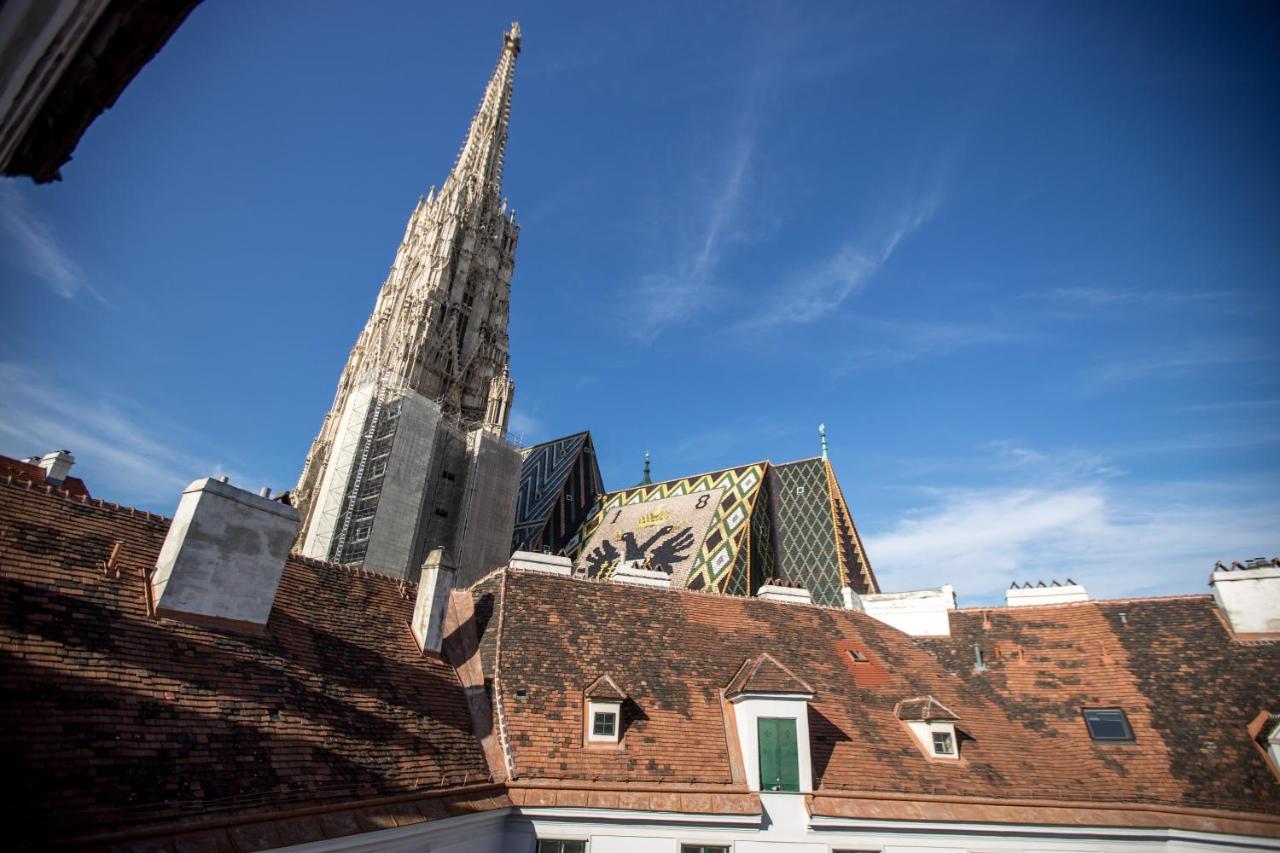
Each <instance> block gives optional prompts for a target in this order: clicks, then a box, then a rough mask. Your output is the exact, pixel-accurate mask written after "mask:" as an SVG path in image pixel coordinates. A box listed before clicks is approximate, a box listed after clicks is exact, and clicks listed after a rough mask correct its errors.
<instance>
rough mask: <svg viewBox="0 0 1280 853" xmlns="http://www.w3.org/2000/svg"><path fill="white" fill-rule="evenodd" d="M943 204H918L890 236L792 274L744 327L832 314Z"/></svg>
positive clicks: (867, 240)
mask: <svg viewBox="0 0 1280 853" xmlns="http://www.w3.org/2000/svg"><path fill="white" fill-rule="evenodd" d="M938 206H939V200H938V198H937V197H936V196H930V197H928V198H925V199H923V200H920V201H917V202H914V203H912V204H910V205H908V206H906V207H905V208H904V209H902V210H901V211H900V212H899V213H898V215H897V216H896V217H894V218H893V219H892V221H893V223H894V224H893V226H892V227H891V228H890V229H889V230H888V231H887V232H881V233H879V234H873V235H868V236H865V237H863V238H861V239H860V240H857V241H852V242H847V243H845V244H844V245H842V246H840V248H839V249H837V250H836V252H835V253H834V254H833V255H832V256H831V257H829V258H828V259H827V260H826V261H824V262H822V263H821V264H819V265H817V266H816V267H814V268H812V269H809V270H807V271H805V272H802V273H798V274H796V275H793V276H791V277H790V279H789V280H788V281H787V283H786V284H784V285H783V286H782V287H781V288H779V289H778V290H777V292H775V293H774V294H773V295H772V296H771V297H769V298H767V299H766V300H765V301H766V303H767V304H766V307H765V308H764V309H763V310H761V311H760V312H758V313H756V314H753V315H751V316H749V317H747V318H746V319H745V320H743V321H742V323H741V324H740V327H741V328H742V329H743V330H764V329H770V328H777V327H780V326H787V325H803V324H806V323H812V322H814V321H816V320H821V319H822V318H824V317H828V316H830V314H831V312H833V311H835V310H836V309H838V308H839V307H840V306H841V305H842V304H843V303H844V302H845V300H847V299H848V298H849V297H850V296H852V295H853V294H854V293H856V292H858V291H859V290H861V289H862V288H863V287H864V286H865V285H866V284H867V283H868V282H869V281H870V280H871V278H872V277H873V276H875V274H876V273H878V272H879V271H880V270H881V268H883V267H884V265H885V264H886V263H888V262H889V259H890V258H891V257H893V254H894V252H895V251H897V249H898V246H900V245H901V244H902V242H903V241H904V240H906V239H907V238H908V237H910V236H911V235H912V234H914V233H915V232H916V231H918V230H919V229H920V228H921V227H922V226H923V225H924V224H925V223H927V222H928V221H929V220H930V219H932V218H933V215H934V213H936V212H937V210H938Z"/></svg>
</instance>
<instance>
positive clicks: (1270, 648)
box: [475, 570, 1280, 834]
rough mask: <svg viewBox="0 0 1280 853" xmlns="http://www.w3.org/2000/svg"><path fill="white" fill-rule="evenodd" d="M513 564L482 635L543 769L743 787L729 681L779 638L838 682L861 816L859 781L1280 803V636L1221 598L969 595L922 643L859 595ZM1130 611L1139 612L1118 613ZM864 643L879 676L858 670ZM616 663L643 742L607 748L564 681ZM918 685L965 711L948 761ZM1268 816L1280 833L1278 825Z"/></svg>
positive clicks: (827, 709)
mask: <svg viewBox="0 0 1280 853" xmlns="http://www.w3.org/2000/svg"><path fill="white" fill-rule="evenodd" d="M499 574H500V576H501V577H500V578H495V579H493V580H491V582H490V583H489V584H488V585H487V586H486V587H485V588H484V589H483V590H479V589H477V590H475V594H476V595H477V600H480V599H481V598H486V599H487V602H488V607H489V609H490V613H491V614H492V615H491V616H490V617H489V618H488V619H487V627H484V628H482V632H483V633H484V634H486V635H487V637H486V639H485V640H484V641H482V643H481V645H482V653H483V654H485V655H486V657H487V659H486V661H485V666H486V667H487V668H488V672H489V677H490V678H493V679H494V688H495V695H496V696H497V697H498V701H499V705H500V709H501V720H502V726H503V728H504V731H505V732H506V734H507V737H508V740H509V749H510V760H511V763H512V767H513V769H514V771H515V775H516V777H517V778H518V779H520V780H523V782H524V783H525V784H534V783H536V781H537V780H559V782H560V784H562V785H570V784H572V783H574V780H578V784H582V783H585V782H587V781H592V783H593V784H598V785H605V784H607V783H610V782H617V783H622V782H631V783H636V784H638V783H650V782H652V783H662V784H667V785H672V786H677V785H697V786H703V787H704V788H706V787H715V786H720V787H723V788H725V789H726V790H738V789H739V787H740V785H741V782H740V777H737V778H738V779H739V781H737V782H735V770H734V765H733V761H734V759H733V757H732V754H731V750H730V748H729V747H728V742H727V740H726V735H725V732H726V724H725V715H724V701H723V693H724V690H725V688H727V687H728V686H729V685H730V683H731V682H732V681H733V679H734V677H735V675H737V674H738V673H739V671H740V670H741V668H742V666H743V658H744V657H751V658H758V657H759V656H760V655H762V654H765V653H767V654H769V655H772V656H774V657H775V658H776V659H777V660H778V661H779V663H781V664H783V665H785V666H786V667H787V668H788V669H789V670H790V671H791V672H792V673H794V674H795V676H796V677H797V678H798V679H800V680H802V681H804V682H806V683H808V684H812V685H815V686H816V687H817V688H818V690H817V692H816V696H815V698H814V699H813V700H812V702H811V703H810V716H809V719H810V731H811V737H812V750H813V769H814V780H815V786H816V795H817V798H818V799H817V800H815V802H818V801H821V802H822V803H823V806H822V808H823V809H826V810H828V812H827V813H832V814H847V813H850V812H849V809H851V808H853V806H851V805H850V801H848V800H847V799H844V798H847V797H849V796H855V795H856V796H860V797H864V798H879V799H880V800H885V799H886V798H888V799H893V798H899V799H901V798H902V797H906V798H911V797H917V798H921V799H922V801H923V800H926V799H929V798H933V797H937V796H939V795H946V796H947V797H951V798H953V801H954V798H965V801H966V802H972V803H978V804H981V803H992V802H1009V803H1010V804H1013V802H1014V800H1017V801H1018V802H1021V803H1023V804H1024V805H1026V804H1027V803H1034V802H1040V803H1043V804H1046V806H1047V805H1049V804H1053V806H1054V807H1055V808H1058V807H1061V806H1064V804H1074V806H1073V808H1076V809H1077V810H1078V809H1079V808H1081V807H1087V808H1089V809H1093V808H1099V809H1100V808H1102V807H1107V808H1111V809H1114V811H1113V812H1107V814H1109V815H1113V817H1114V816H1115V815H1119V816H1120V817H1118V818H1115V819H1117V820H1120V821H1121V825H1128V824H1126V823H1125V820H1126V819H1125V818H1124V815H1126V814H1129V813H1130V812H1131V811H1132V806H1133V804H1145V805H1147V806H1151V807H1152V811H1151V814H1162V813H1163V812H1162V810H1165V809H1168V808H1175V809H1178V808H1185V809H1190V810H1195V809H1202V810H1208V812H1206V813H1212V814H1215V815H1216V814H1244V815H1252V817H1249V818H1248V820H1253V821H1259V820H1262V821H1266V820H1272V819H1271V818H1270V817H1269V816H1272V815H1277V814H1278V813H1280V784H1277V783H1276V781H1275V780H1273V779H1272V778H1271V776H1270V774H1269V773H1268V770H1267V768H1266V765H1265V762H1264V760H1263V759H1262V757H1261V756H1260V754H1259V751H1258V750H1257V749H1255V748H1254V747H1253V745H1252V742H1251V736H1250V734H1249V731H1248V730H1247V726H1248V725H1249V723H1250V721H1251V720H1252V719H1253V717H1254V716H1255V715H1256V714H1257V712H1258V709H1259V708H1260V707H1271V708H1277V707H1280V682H1277V680H1276V678H1275V672H1277V671H1280V669H1278V666H1280V644H1240V643H1232V642H1231V641H1230V639H1229V638H1228V637H1227V635H1226V632H1225V631H1224V630H1223V628H1222V626H1221V624H1220V623H1218V622H1217V620H1216V618H1215V616H1214V613H1213V607H1212V604H1211V602H1210V600H1209V599H1207V598H1205V597H1195V598H1188V599H1180V598H1169V599H1155V600H1151V601H1149V602H1144V603H1127V604H1126V603H1121V604H1115V605H1113V604H1107V605H1088V606H1081V607H1075V606H1072V605H1068V606H1063V607H1058V608H1035V607H1027V608H1019V609H1018V610H1019V611H1020V612H1015V613H1011V614H1010V613H1005V612H1001V614H1000V615H999V616H998V617H997V616H996V615H994V614H993V615H992V616H991V618H990V620H989V621H990V624H992V625H996V626H998V630H996V629H987V631H986V633H983V629H982V627H981V626H982V623H983V619H982V616H981V614H974V613H971V612H960V613H958V614H956V615H955V616H954V617H953V619H954V620H955V622H956V627H955V630H956V636H955V637H953V638H952V639H951V640H946V639H941V640H930V641H917V640H913V639H912V638H910V637H908V636H906V635H905V634H902V633H900V632H898V631H896V630H894V629H892V628H890V627H888V626H886V625H883V624H882V623H879V622H877V621H876V620H874V619H871V618H870V617H868V616H866V615H865V614H862V613H858V612H853V611H842V610H837V609H834V608H826V607H817V606H802V605H794V604H784V603H775V602H769V601H763V600H760V599H755V598H741V597H736V596H722V595H710V594H706V593H697V592H691V591H686V590H662V589H652V588H645V587H635V586H628V585H622V584H612V583H602V582H595V581H589V580H584V579H577V578H565V577H557V576H550V575H542V574H536V573H532V572H527V573H526V572H521V571H515V570H508V571H504V572H501V573H499ZM1126 608H1127V610H1128V613H1129V623H1130V626H1131V627H1130V628H1127V629H1126V628H1123V627H1122V626H1121V624H1120V620H1119V619H1118V618H1116V611H1118V610H1122V609H1126ZM1033 611H1034V612H1033ZM497 625H501V628H500V631H501V637H500V639H499V638H497V637H496V636H495V632H496V626H497ZM1126 631H1127V632H1130V633H1128V634H1126V633H1124V632H1126ZM997 639H1000V640H1004V641H1006V642H1014V643H1017V644H1019V645H1020V647H1021V656H1020V657H1018V656H1015V655H1014V654H1013V651H1014V650H1013V649H1012V647H1009V651H1008V653H1007V654H1006V655H1005V656H1004V657H1003V658H995V655H994V651H993V650H991V649H989V654H988V657H989V659H990V658H995V660H994V662H993V663H992V664H991V665H990V667H989V669H988V671H987V672H986V673H982V674H975V673H973V672H972V668H973V651H972V644H973V643H974V642H983V643H986V644H988V645H990V644H991V643H992V641H995V640H997ZM486 643H487V644H488V645H487V651H485V650H484V647H485V645H486ZM857 649H865V650H866V652H867V654H866V655H864V657H866V658H868V659H870V660H874V661H875V662H876V665H877V667H879V669H878V672H877V677H876V678H874V679H866V680H865V681H864V680H863V679H860V678H858V677H856V676H855V675H854V674H853V671H852V670H853V666H852V665H851V664H850V663H849V662H848V659H849V657H850V654H849V652H850V650H857ZM495 654H496V655H497V656H499V657H500V665H499V666H498V667H497V668H496V670H495V668H494V667H493V657H494V655H495ZM940 658H941V659H940ZM606 668H607V669H608V670H609V671H610V672H612V673H614V674H615V675H616V676H617V677H619V678H625V679H626V680H627V684H628V685H629V687H628V692H629V696H630V703H631V704H633V705H634V707H632V708H631V710H630V711H629V712H628V710H627V709H626V708H624V715H623V716H624V720H623V729H622V732H623V749H622V750H621V751H616V752H607V753H606V752H600V751H595V750H589V749H584V748H583V745H582V735H581V732H582V725H583V724H582V713H583V711H582V707H581V700H580V699H575V698H574V697H573V695H572V694H571V693H570V692H568V691H566V690H564V688H563V685H565V684H585V683H587V682H588V681H589V680H590V679H591V678H594V677H595V674H596V673H599V672H601V671H603V670H605V669H606ZM957 676H960V677H957ZM1196 685H1201V686H1202V687H1203V688H1204V689H1203V690H1202V691H1201V692H1199V693H1197V691H1196V689H1195V687H1196ZM917 697H931V698H932V700H933V701H934V702H936V703H938V704H940V705H941V706H943V707H944V708H945V709H946V710H948V711H949V712H951V714H952V715H954V716H955V717H958V718H959V719H958V722H957V730H958V731H957V734H958V741H959V746H960V752H961V760H960V761H959V762H945V763H944V762H937V761H931V760H929V759H928V758H927V757H926V756H925V755H924V754H923V753H922V752H921V750H920V749H919V748H918V747H917V745H916V743H915V742H914V739H913V737H912V735H911V733H910V732H909V731H908V729H907V727H906V726H905V724H904V723H903V722H901V721H900V720H899V719H898V716H897V714H896V710H897V709H898V708H899V707H900V703H902V702H904V701H906V700H912V699H914V698H917ZM1095 706H1098V707H1123V708H1125V710H1126V711H1127V712H1128V714H1129V719H1130V722H1131V723H1132V725H1133V728H1134V731H1135V734H1136V742H1135V743H1133V744H1107V745H1095V744H1093V743H1092V742H1091V741H1090V740H1089V737H1088V734H1087V731H1086V728H1085V726H1084V722H1083V720H1082V718H1081V709H1082V708H1086V707H1095ZM1082 803H1083V804H1084V805H1083V806H1082V805H1081V804H1082ZM1126 809H1128V810H1129V811H1126ZM953 811H956V810H955V809H953ZM960 811H963V810H962V809H961V810H960ZM956 813H957V814H958V813H959V811H956ZM1099 813H1101V812H1099ZM1179 813H1180V814H1181V813H1182V812H1179ZM1076 819H1078V818H1076ZM1148 819H1151V820H1156V819H1157V818H1150V816H1149V815H1148V817H1143V818H1139V817H1134V818H1132V819H1131V820H1132V821H1133V822H1134V825H1138V824H1141V823H1142V821H1144V820H1148ZM1158 819H1159V820H1166V818H1158ZM1192 819H1193V818H1190V817H1188V818H1187V820H1192ZM1064 820H1065V818H1064ZM1267 826H1271V827H1272V828H1271V829H1270V830H1268V832H1270V833H1272V834H1280V821H1275V822H1274V826H1273V825H1272V824H1270V823H1269V824H1267Z"/></svg>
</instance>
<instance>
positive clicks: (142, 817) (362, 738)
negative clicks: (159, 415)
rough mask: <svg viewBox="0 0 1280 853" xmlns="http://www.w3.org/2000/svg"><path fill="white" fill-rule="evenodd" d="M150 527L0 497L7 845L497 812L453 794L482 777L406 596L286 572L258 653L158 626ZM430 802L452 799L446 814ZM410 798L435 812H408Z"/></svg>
mask: <svg viewBox="0 0 1280 853" xmlns="http://www.w3.org/2000/svg"><path fill="white" fill-rule="evenodd" d="M168 525H169V520H168V519H165V518H163V517H160V516H155V515H151V514H149V513H143V512H138V511H135V510H129V509H124V508H120V507H117V506H115V505H112V504H106V503H103V502H101V501H92V500H77V499H73V498H71V497H69V496H67V495H66V494H65V493H60V492H48V491H46V490H45V489H37V488H32V487H30V486H27V485H25V484H21V483H18V482H16V481H14V480H8V481H0V658H2V659H3V666H2V667H0V692H2V694H3V696H4V697H5V701H4V702H3V703H2V704H0V757H2V759H3V762H4V764H5V766H7V767H10V768H17V767H21V768H23V771H22V777H21V784H20V785H17V786H16V787H15V788H14V789H13V791H12V793H11V794H10V795H8V806H9V807H10V808H12V809H14V810H15V812H14V813H15V814H20V815H22V819H21V820H20V821H16V822H13V823H12V825H13V826H14V828H15V829H17V830H18V831H19V833H21V832H28V833H31V834H32V840H34V839H35V838H40V839H42V840H44V841H48V840H50V838H51V837H52V835H53V833H54V832H55V830H56V832H58V833H65V834H67V835H81V834H85V833H90V834H92V833H98V832H115V831H122V832H125V831H130V830H137V829H138V828H139V827H141V826H145V827H152V828H155V831H159V829H158V828H160V827H163V826H169V825H174V826H176V825H178V822H181V823H182V825H186V824H187V823H188V822H189V821H191V820H196V819H201V818H209V817H211V816H221V817H228V816H233V817H244V819H245V821H246V822H253V821H254V820H255V819H256V817H257V816H263V815H271V814H277V813H280V812H281V811H283V810H288V809H291V808H295V809H296V808H300V807H303V806H306V807H308V808H311V809H314V808H315V807H317V806H324V805H326V804H331V805H333V806H334V807H335V808H336V807H339V806H341V807H343V808H346V809H359V808H362V807H363V806H365V805H370V806H372V805H374V804H375V803H376V802H377V801H378V800H379V798H383V799H385V798H388V797H399V798H401V799H399V800H397V803H398V805H397V806H396V809H397V812H396V813H397V815H398V817H393V816H389V815H387V814H383V813H380V812H379V813H377V814H375V815H374V816H373V817H369V816H368V815H366V816H365V817H363V818H360V819H357V818H356V817H355V816H353V815H352V814H348V815H347V816H345V817H343V816H342V815H341V814H337V813H334V814H330V815H328V816H327V817H325V818H324V821H327V823H326V824H325V826H328V824H332V826H328V828H324V827H322V826H321V823H322V822H323V821H321V819H320V817H313V818H309V819H307V820H302V821H300V822H299V821H294V822H293V823H291V824H289V825H288V826H286V825H285V824H270V825H265V826H259V827H258V828H257V829H256V830H255V831H256V832H258V833H259V834H261V835H262V837H263V838H266V839H267V840H268V841H271V840H272V839H274V841H273V846H274V845H275V844H280V843H284V842H285V841H292V840H308V838H319V837H323V836H324V835H325V834H326V833H327V834H329V835H332V834H341V832H342V830H341V827H342V826H344V825H349V827H350V829H348V830H347V831H352V832H354V831H360V830H361V829H363V828H368V827H369V825H370V822H371V821H372V822H373V823H375V824H376V823H379V822H381V825H383V826H392V825H399V823H397V821H398V822H400V823H403V822H413V821H415V820H417V821H421V820H423V819H426V818H428V817H432V816H441V815H443V814H448V813H456V811H457V809H463V810H466V809H468V808H484V807H492V806H493V803H489V802H488V801H489V800H490V799H492V798H493V797H495V796H497V797H502V798H503V799H505V798H504V795H503V794H502V792H501V789H500V788H498V789H496V791H495V790H491V791H489V792H488V793H484V792H481V793H479V794H475V793H468V792H470V791H473V790H474V788H475V784H476V783H481V784H482V785H483V784H488V783H489V770H488V766H487V764H486V762H485V758H484V754H483V752H482V750H481V747H480V744H479V741H478V740H477V739H476V738H475V737H474V736H473V734H472V731H471V718H470V716H469V713H468V710H467V704H466V701H465V699H464V696H463V692H462V688H461V686H460V685H459V683H458V678H457V676H456V675H455V673H454V670H453V669H452V668H451V667H450V666H449V665H448V664H446V663H445V662H444V661H442V660H441V659H439V658H438V657H433V656H425V657H424V656H422V655H420V654H419V653H418V651H417V648H416V646H415V645H414V643H413V640H412V638H411V636H410V633H409V631H408V629H407V627H406V622H407V620H408V619H409V616H410V615H411V613H412V610H413V590H412V589H409V590H407V592H408V595H407V597H405V596H402V594H401V589H400V588H399V586H398V585H397V582H396V581H394V580H391V579H388V578H385V577H381V576H378V575H364V574H355V573H351V572H349V571H347V570H344V569H342V568H340V567H337V566H333V565H330V564H326V563H318V562H313V561H302V560H290V562H289V563H288V565H287V566H286V568H285V572H284V577H283V579H282V580H281V583H280V588H279V592H278V594H277V596H276V600H275V607H274V609H273V611H272V614H271V619H270V622H269V624H268V626H267V635H266V636H264V637H258V638H253V637H244V636H233V635H228V634H221V633H218V632H216V631H213V630H210V629H206V628H200V627H197V626H194V625H190V624H186V623H182V622H174V621H169V620H162V619H156V618H154V617H152V616H150V615H149V613H148V605H147V599H146V596H145V594H144V589H145V581H144V579H143V576H142V570H143V569H147V568H150V567H152V566H154V565H155V562H156V557H157V554H158V552H159V549H160V545H161V543H162V541H163V539H164V536H165V532H166V530H167V529H168ZM117 544H119V546H120V547H119V549H118V550H117V549H116V546H117ZM113 551H116V554H117V557H116V562H115V565H114V567H107V566H106V565H105V564H106V562H107V561H108V560H109V559H110V555H111V554H112V552H113ZM442 791H443V792H455V791H458V792H461V793H462V794H463V795H465V796H462V797H461V798H459V797H453V798H452V799H450V800H449V801H448V802H449V804H446V803H445V801H444V800H438V799H436V798H435V795H436V794H438V793H439V792H442ZM417 794H421V795H422V796H423V798H424V799H423V800H421V802H422V803H426V801H427V800H428V799H430V800H432V803H433V804H432V805H430V806H422V807H421V808H420V807H419V806H416V805H415V804H414V803H415V802H417V801H415V800H413V799H412V797H413V795H417ZM477 797H478V798H479V799H477ZM405 798H408V799H405ZM467 803H470V804H471V805H470V806H467ZM498 805H501V803H498ZM414 815H416V817H415V816H414ZM290 827H291V828H290ZM223 832H224V833H225V831H223ZM19 841H21V839H19ZM220 843H225V844H230V842H229V841H227V839H226V838H225V835H224V836H223V837H222V842H220ZM218 849H225V848H223V847H219V848H218Z"/></svg>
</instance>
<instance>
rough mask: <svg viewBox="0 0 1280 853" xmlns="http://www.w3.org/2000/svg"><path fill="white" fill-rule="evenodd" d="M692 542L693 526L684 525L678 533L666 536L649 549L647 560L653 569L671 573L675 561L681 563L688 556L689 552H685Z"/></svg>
mask: <svg viewBox="0 0 1280 853" xmlns="http://www.w3.org/2000/svg"><path fill="white" fill-rule="evenodd" d="M663 530H666V531H668V532H669V531H671V530H672V528H670V527H665V528H663ZM651 541H652V540H651ZM693 542H694V538H693V528H692V527H686V528H685V529H684V530H681V531H680V532H679V533H676V534H673V535H671V536H668V537H667V538H666V539H664V540H662V542H661V543H659V544H658V546H657V547H656V548H654V549H653V550H652V551H650V552H649V562H650V564H651V565H652V566H653V567H654V568H655V569H661V570H662V571H664V572H666V573H667V574H671V573H672V572H673V571H674V570H675V565H676V563H683V562H684V561H685V560H686V559H687V558H688V556H689V554H688V553H687V552H688V550H689V548H690V547H691V546H692V545H693ZM682 552H684V553H682Z"/></svg>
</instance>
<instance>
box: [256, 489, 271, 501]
mask: <svg viewBox="0 0 1280 853" xmlns="http://www.w3.org/2000/svg"><path fill="white" fill-rule="evenodd" d="M258 497H262V498H270V497H271V488H270V487H269V486H263V487H262V488H261V489H258Z"/></svg>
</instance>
